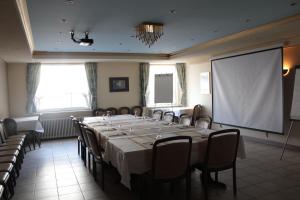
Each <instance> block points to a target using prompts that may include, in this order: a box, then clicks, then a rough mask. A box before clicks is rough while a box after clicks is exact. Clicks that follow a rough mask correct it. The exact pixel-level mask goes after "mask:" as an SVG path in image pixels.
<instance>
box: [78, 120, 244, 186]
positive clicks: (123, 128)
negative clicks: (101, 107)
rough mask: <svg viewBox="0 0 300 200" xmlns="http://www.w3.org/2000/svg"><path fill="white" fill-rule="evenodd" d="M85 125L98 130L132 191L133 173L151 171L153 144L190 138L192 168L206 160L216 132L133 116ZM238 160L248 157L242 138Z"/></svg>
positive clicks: (109, 156) (111, 160)
mask: <svg viewBox="0 0 300 200" xmlns="http://www.w3.org/2000/svg"><path fill="white" fill-rule="evenodd" d="M83 123H85V124H86V125H87V126H88V127H90V128H92V129H94V130H95V132H96V135H97V139H98V143H99V144H101V146H102V147H103V148H104V149H105V153H104V160H105V161H106V162H108V163H111V164H112V165H113V166H114V167H115V168H116V169H117V170H118V172H119V173H120V175H121V183H122V184H123V185H125V186H126V187H128V188H129V189H130V188H131V185H130V180H131V174H143V173H145V172H147V171H149V170H150V168H151V161H152V147H153V143H154V142H155V140H156V139H158V138H166V137H173V136H182V135H185V136H191V137H192V139H193V142H192V151H191V165H192V164H195V163H197V162H199V161H202V160H203V159H204V154H205V153H204V152H205V151H206V144H207V138H208V135H209V134H210V133H212V132H214V131H215V130H211V129H197V128H194V127H185V126H183V125H180V124H173V123H167V122H165V121H158V120H155V119H153V118H147V117H135V116H133V115H115V116H111V117H107V116H101V117H86V118H84V121H83ZM238 157H239V158H245V157H246V154H245V146H244V140H243V137H242V136H241V137H240V141H239V147H238Z"/></svg>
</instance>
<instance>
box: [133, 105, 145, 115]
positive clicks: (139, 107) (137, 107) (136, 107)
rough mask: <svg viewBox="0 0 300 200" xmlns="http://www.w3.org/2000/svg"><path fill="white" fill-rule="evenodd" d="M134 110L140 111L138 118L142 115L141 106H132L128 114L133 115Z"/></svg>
mask: <svg viewBox="0 0 300 200" xmlns="http://www.w3.org/2000/svg"><path fill="white" fill-rule="evenodd" d="M135 109H139V110H140V114H139V115H138V116H142V114H143V107H142V106H133V107H132V108H131V110H130V112H131V114H132V115H134V114H135V113H134V110H135Z"/></svg>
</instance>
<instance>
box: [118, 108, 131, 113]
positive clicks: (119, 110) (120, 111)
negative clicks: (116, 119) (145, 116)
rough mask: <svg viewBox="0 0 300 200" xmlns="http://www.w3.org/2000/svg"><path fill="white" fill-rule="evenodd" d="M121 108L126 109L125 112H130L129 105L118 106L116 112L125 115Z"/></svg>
mask: <svg viewBox="0 0 300 200" xmlns="http://www.w3.org/2000/svg"><path fill="white" fill-rule="evenodd" d="M122 110H126V111H127V113H126V114H130V113H131V112H130V108H129V107H126V106H123V107H120V108H119V109H118V114H119V115H126V114H124V113H122Z"/></svg>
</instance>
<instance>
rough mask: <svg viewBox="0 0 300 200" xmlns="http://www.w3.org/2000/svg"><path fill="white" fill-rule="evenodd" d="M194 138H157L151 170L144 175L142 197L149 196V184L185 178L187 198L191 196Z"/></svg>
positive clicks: (171, 181)
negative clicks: (191, 162) (191, 161)
mask: <svg viewBox="0 0 300 200" xmlns="http://www.w3.org/2000/svg"><path fill="white" fill-rule="evenodd" d="M191 147H192V138H191V137H189V136H176V137H169V138H164V139H160V140H156V141H155V143H154V145H153V149H152V167H151V170H150V171H149V172H148V173H146V174H144V175H143V182H142V185H141V186H142V188H141V191H140V192H141V199H144V197H147V184H148V183H149V182H150V183H151V184H158V183H171V184H173V183H174V182H176V181H178V180H180V179H185V181H186V198H187V199H189V198H190V189H191V177H190V175H191V174H190V159H191Z"/></svg>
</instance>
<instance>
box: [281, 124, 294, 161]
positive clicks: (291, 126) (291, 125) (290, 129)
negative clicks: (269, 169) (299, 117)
mask: <svg viewBox="0 0 300 200" xmlns="http://www.w3.org/2000/svg"><path fill="white" fill-rule="evenodd" d="M293 125H294V120H291V124H290V128H289V132H288V134H287V136H286V140H285V143H284V145H283V148H282V153H281V157H280V160H282V158H283V154H284V151H285V148H286V145H287V143H288V140H289V137H290V135H291V132H292V128H293Z"/></svg>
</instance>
